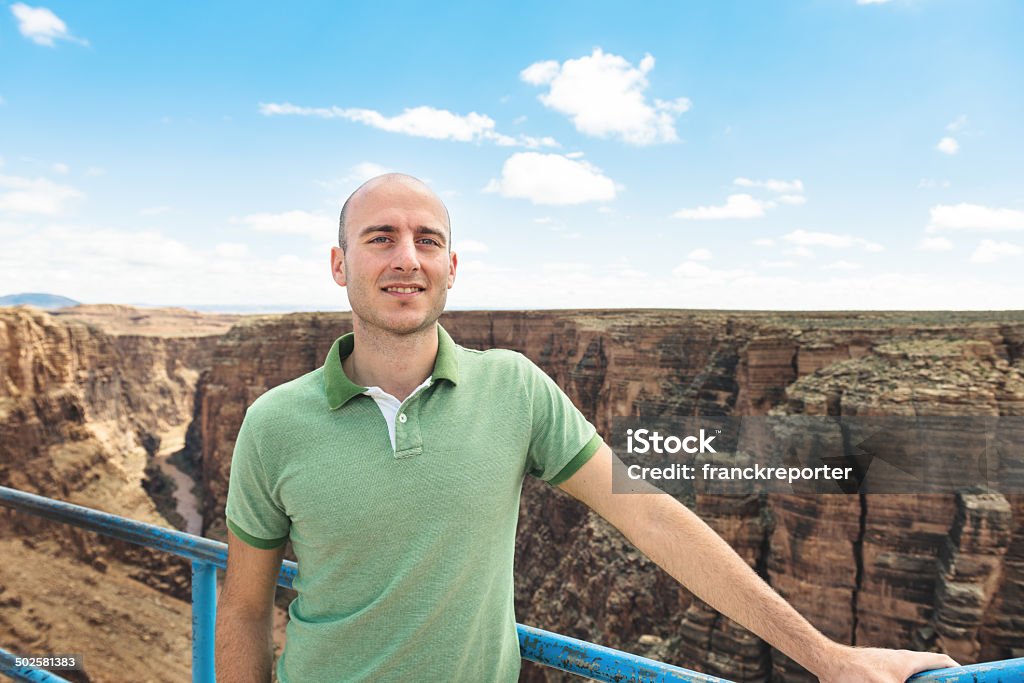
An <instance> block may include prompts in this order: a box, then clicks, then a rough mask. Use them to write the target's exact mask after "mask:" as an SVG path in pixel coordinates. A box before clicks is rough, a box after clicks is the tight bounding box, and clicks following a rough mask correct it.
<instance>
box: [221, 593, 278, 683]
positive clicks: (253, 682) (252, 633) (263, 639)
mask: <svg viewBox="0 0 1024 683" xmlns="http://www.w3.org/2000/svg"><path fill="white" fill-rule="evenodd" d="M272 626H273V613H272V612H270V613H268V614H267V615H265V616H262V615H261V616H252V615H248V614H244V613H239V612H237V611H235V610H232V609H231V608H230V607H229V606H228V607H227V608H226V609H225V606H223V605H222V606H221V607H220V608H218V610H217V634H216V643H217V647H216V649H217V652H216V655H217V657H216V658H217V681H218V682H219V683H270V674H271V669H272V668H273V665H274V640H273V636H272Z"/></svg>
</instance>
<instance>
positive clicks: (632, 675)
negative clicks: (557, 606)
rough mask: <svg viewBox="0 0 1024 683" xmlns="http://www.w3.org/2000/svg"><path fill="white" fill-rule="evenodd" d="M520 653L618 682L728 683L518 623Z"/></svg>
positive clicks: (524, 656)
mask: <svg viewBox="0 0 1024 683" xmlns="http://www.w3.org/2000/svg"><path fill="white" fill-rule="evenodd" d="M516 629H517V631H518V632H519V653H520V654H521V655H522V657H523V659H528V660H530V661H531V662H537V663H538V664H543V665H545V666H549V667H551V668H553V669H559V670H561V671H568V672H569V673H574V674H578V675H580V676H586V677H587V678H591V679H593V680H595V681H607V683H621V682H622V681H635V683H730V682H729V681H727V680H726V679H724V678H718V677H717V676H710V675H708V674H702V673H697V672H696V671H690V670H688V669H683V668H681V667H678V666H672V665H671V664H665V663H664V662H658V661H655V660H653V659H648V658H646V657H640V656H639V655H632V654H629V653H628V652H621V651H619V650H613V649H611V648H610V647H604V646H603V645H595V644H594V643H590V642H587V641H585V640H577V639H576V638H570V637H569V636H563V635H562V634H560V633H552V632H551V631H545V630H543V629H539V628H534V627H532V626H523V625H522V624H517V625H516Z"/></svg>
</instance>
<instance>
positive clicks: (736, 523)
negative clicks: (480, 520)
mask: <svg viewBox="0 0 1024 683" xmlns="http://www.w3.org/2000/svg"><path fill="white" fill-rule="evenodd" d="M442 323H443V324H444V325H445V327H446V329H448V331H449V332H451V334H452V336H453V337H454V338H455V339H456V340H457V341H458V342H459V343H461V344H463V345H464V346H467V347H471V348H490V347H503V348H512V349H515V350H518V351H521V352H522V353H524V354H526V355H527V356H528V357H530V358H531V359H532V360H534V361H535V362H536V363H537V364H538V365H539V366H540V367H541V368H543V369H544V370H545V371H546V372H547V373H548V374H549V375H551V376H552V377H553V378H554V379H555V380H556V381H557V382H558V384H559V385H560V386H562V387H563V388H564V389H565V390H566V392H567V393H568V394H569V395H570V396H571V397H572V399H573V400H574V401H575V402H576V404H577V405H578V406H579V407H580V408H581V410H583V412H584V413H585V414H586V415H587V416H588V418H589V419H591V420H592V421H593V422H594V423H595V425H596V426H597V427H598V429H599V431H601V432H602V433H604V434H608V433H609V430H610V428H611V423H612V419H613V418H615V417H625V416H634V417H644V418H660V417H673V416H687V415H765V414H779V413H782V414H807V415H836V416H842V415H887V414H902V415H906V414H921V415H927V414H938V415H1020V414H1021V407H1022V406H1024V403H1022V399H1024V392H1022V390H1021V386H1022V385H1021V377H1022V374H1024V362H1022V359H1021V356H1022V348H1024V341H1022V340H1024V315H1021V314H1019V313H1016V314H998V313H977V314H956V315H955V316H954V315H952V314H923V313H919V314H910V313H906V314H900V313H877V314H876V313H853V314H846V313H823V314H812V313H802V314H773V313H726V312H687V311H588V312H579V313H576V312H573V313H567V312H557V311H547V312H511V311H510V312H453V313H449V314H446V316H445V317H444V318H443V319H442ZM350 327H351V323H350V319H349V317H348V316H347V315H345V314H332V315H328V314H322V315H307V314H303V315H293V316H284V317H268V318H262V319H253V320H248V321H247V322H246V323H245V324H243V325H239V326H236V327H235V328H234V329H232V331H231V332H230V333H229V334H228V335H226V336H225V337H223V338H222V339H221V340H220V341H219V343H218V346H217V349H216V351H215V355H214V360H213V364H212V366H211V368H210V370H209V372H208V373H205V374H204V375H203V377H202V379H201V380H200V383H199V388H198V391H197V400H196V419H195V422H194V423H193V427H192V438H193V439H194V440H195V441H196V442H197V443H199V444H201V448H202V467H203V474H204V481H205V483H206V487H207V489H208V491H209V493H210V496H209V498H208V499H207V501H206V507H205V509H204V516H205V522H206V525H207V528H208V529H209V530H210V532H211V533H212V534H213V535H218V534H222V533H223V521H222V520H223V506H224V500H225V494H226V490H227V477H228V471H229V467H230V456H231V450H232V447H233V443H234V435H235V433H236V432H237V430H238V426H239V425H240V423H241V419H242V416H243V414H244V409H245V406H246V405H247V404H248V403H250V402H251V401H252V400H253V399H255V398H256V397H257V396H259V395H260V394H261V393H263V392H264V391H266V390H267V389H269V388H271V387H272V386H275V385H276V384H279V383H282V382H284V381H287V380H289V379H291V378H293V377H296V376H298V375H300V374H302V373H304V372H308V371H310V370H312V369H314V368H315V367H317V366H318V365H320V364H321V363H322V361H323V358H322V357H323V355H324V354H325V353H326V350H327V349H328V348H329V346H330V344H331V342H332V341H333V340H334V338H335V337H337V336H338V335H340V334H343V333H345V332H347V331H349V329H350ZM1008 438H1011V439H1018V440H1013V441H1012V443H1014V444H1020V443H1024V441H1021V440H1019V438H1018V437H1008ZM939 455H940V456H941V453H940V454H939ZM972 496H974V497H972ZM978 496H980V497H978ZM694 506H695V508H696V510H697V511H698V512H699V513H700V514H701V515H702V516H703V517H704V518H705V519H706V520H707V521H708V522H709V523H710V524H711V525H712V526H713V527H714V528H715V529H716V530H718V531H719V533H721V534H722V535H723V536H724V537H725V538H726V540H728V541H729V542H730V543H731V544H732V545H733V547H734V548H735V549H736V550H737V551H738V552H739V553H740V554H741V556H743V557H744V558H745V559H746V560H747V561H748V563H749V564H750V565H751V566H752V567H754V568H755V569H756V570H757V571H758V572H759V573H761V575H762V576H764V577H765V578H766V579H767V580H768V581H769V582H770V583H771V584H772V585H773V586H775V588H776V589H777V590H778V591H779V592H780V593H782V594H783V595H784V596H785V597H787V598H788V599H790V600H791V601H792V602H793V603H794V604H795V605H796V606H797V607H798V609H800V610H801V611H802V612H803V613H804V614H805V615H807V616H808V618H809V619H810V620H811V621H812V622H813V623H814V624H815V625H817V626H818V627H819V628H820V629H822V630H823V631H824V632H825V633H826V634H828V635H830V636H832V637H834V638H837V639H839V640H840V641H843V642H847V643H855V644H859V645H884V646H890V647H900V646H915V645H917V646H918V647H921V646H924V647H933V648H936V649H946V650H948V651H950V652H956V653H961V654H960V656H961V657H962V658H963V659H965V660H966V659H970V658H971V657H972V656H974V657H977V658H982V659H994V658H1001V657H1008V656H1011V655H1014V656H1019V654H1020V653H1019V652H1018V649H1019V648H1021V647H1022V645H1021V640H1020V638H1019V636H1015V635H1014V629H1016V633H1017V634H1019V633H1020V632H1021V622H1022V618H1024V617H1022V615H1024V592H1022V587H1024V581H1022V574H1021V569H1022V559H1024V524H1022V519H1024V517H1022V508H1021V503H1020V501H1019V500H1017V499H1016V498H1013V497H1006V496H1001V495H1000V494H995V495H994V497H993V496H992V495H991V494H989V493H987V492H973V493H965V494H963V495H962V496H960V497H959V498H958V497H956V496H953V495H942V496H917V497H915V496H885V495H862V496H858V495H853V496H814V497H812V496H782V495H770V496H768V495H760V496H756V495H755V496H697V499H696V501H695V502H694ZM958 511H959V512H958ZM516 576H517V588H516V607H517V611H518V616H519V619H520V620H521V621H524V622H526V623H531V624H535V625H537V626H540V627H542V628H547V629H551V630H555V631H559V632H562V633H566V634H569V635H574V636H578V637H584V638H587V639H590V640H594V641H596V642H600V643H602V644H605V645H609V646H613V647H620V648H623V649H626V650H630V651H633V652H638V653H640V654H645V655H648V656H652V657H657V658H661V659H664V660H666V661H671V662H675V663H678V664H680V665H683V666H687V667H689V668H695V669H700V670H705V671H708V672H711V673H715V674H718V675H722V676H724V677H728V678H731V679H733V680H737V681H763V680H768V679H769V678H772V677H774V678H775V679H777V680H793V681H796V680H809V679H808V677H807V675H806V673H804V672H802V670H800V669H799V667H798V666H796V665H795V664H794V663H792V662H790V661H788V660H787V659H786V658H785V657H784V656H782V655H781V654H779V653H777V652H772V651H770V649H769V648H768V647H767V646H766V645H765V644H764V643H763V642H761V641H760V640H758V639H757V638H756V637H754V636H752V635H751V634H749V633H748V632H746V631H745V630H744V629H742V628H740V627H738V626H737V625H735V624H733V623H732V622H730V621H729V620H727V619H725V618H724V617H721V616H720V615H718V614H717V613H715V612H714V611H713V610H711V609H710V608H708V607H707V606H706V605H705V604H704V603H702V602H701V601H700V600H698V599H696V598H694V597H693V596H691V595H690V594H689V593H687V592H686V591H685V590H682V589H680V588H678V587H677V585H676V584H675V582H674V581H673V580H672V579H671V578H669V577H668V576H667V575H665V574H664V573H663V572H661V571H660V570H659V569H657V568H656V567H654V566H653V565H651V563H650V562H648V561H647V560H646V559H645V558H643V557H642V556H640V555H639V554H638V553H637V552H636V551H634V550H633V549H632V548H631V547H630V546H629V544H628V543H627V542H626V541H625V540H624V539H622V537H621V536H620V535H619V534H618V533H617V532H616V531H615V530H614V529H612V528H610V527H609V525H607V524H606V523H605V522H604V521H603V520H601V519H599V518H596V517H595V516H594V515H593V514H591V513H590V512H589V511H587V510H585V509H583V508H581V507H580V506H579V505H578V504H576V503H575V502H574V501H572V500H570V499H568V498H567V497H566V496H564V495H562V494H561V493H560V492H559V491H557V490H552V489H550V488H549V487H547V486H545V485H542V484H538V483H537V482H534V481H531V480H528V481H527V483H526V487H525V488H524V495H523V503H522V516H521V522H520V533H519V537H518V540H517V568H516ZM524 678H525V679H528V680H541V679H548V680H558V679H559V676H558V675H557V674H553V673H551V672H550V670H541V669H535V668H529V667H528V668H527V669H526V673H525V674H524Z"/></svg>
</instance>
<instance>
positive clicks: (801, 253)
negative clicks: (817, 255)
mask: <svg viewBox="0 0 1024 683" xmlns="http://www.w3.org/2000/svg"><path fill="white" fill-rule="evenodd" d="M783 253H785V254H788V255H789V256H796V257H797V258H814V252H813V251H811V250H810V249H808V248H807V247H803V246H801V247H793V248H792V249H786V251H785V252H783Z"/></svg>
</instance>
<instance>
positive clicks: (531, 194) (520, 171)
mask: <svg viewBox="0 0 1024 683" xmlns="http://www.w3.org/2000/svg"><path fill="white" fill-rule="evenodd" d="M484 192H498V193H500V194H501V195H502V196H504V197H515V198H521V199H529V200H530V201H531V202H533V203H534V204H551V205H564V204H583V203H586V202H606V201H611V200H612V199H615V193H616V185H615V182H614V181H612V179H611V178H608V177H607V176H605V175H604V173H603V172H602V171H601V169H599V168H597V167H596V166H593V165H591V164H590V163H588V162H586V161H583V160H582V159H569V158H567V157H565V156H562V155H561V154H540V153H538V152H519V153H516V154H513V155H512V156H510V157H509V158H508V159H506V160H505V164H504V165H503V166H502V168H501V179H500V180H497V179H492V180H491V181H490V183H488V184H487V186H486V187H485V188H484Z"/></svg>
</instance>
